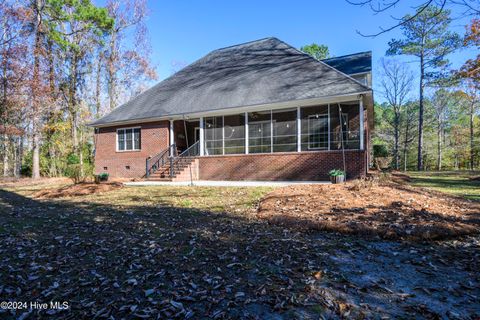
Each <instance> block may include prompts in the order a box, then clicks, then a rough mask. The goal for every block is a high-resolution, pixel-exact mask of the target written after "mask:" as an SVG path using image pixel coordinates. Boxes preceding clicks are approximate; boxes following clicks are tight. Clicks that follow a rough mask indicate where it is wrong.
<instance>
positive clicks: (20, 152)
mask: <svg viewBox="0 0 480 320" xmlns="http://www.w3.org/2000/svg"><path fill="white" fill-rule="evenodd" d="M17 162H18V176H20V175H21V173H22V163H23V135H22V136H21V137H20V139H19V141H18V158H17Z"/></svg>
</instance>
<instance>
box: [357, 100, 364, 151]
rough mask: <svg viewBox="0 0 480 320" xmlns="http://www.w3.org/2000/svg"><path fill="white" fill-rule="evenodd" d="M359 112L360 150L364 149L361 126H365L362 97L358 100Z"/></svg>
mask: <svg viewBox="0 0 480 320" xmlns="http://www.w3.org/2000/svg"><path fill="white" fill-rule="evenodd" d="M358 105H359V108H360V110H359V112H360V150H363V149H364V141H363V139H364V138H363V135H364V134H363V129H364V128H363V126H364V125H365V123H364V115H363V97H362V98H360V99H359V104H358Z"/></svg>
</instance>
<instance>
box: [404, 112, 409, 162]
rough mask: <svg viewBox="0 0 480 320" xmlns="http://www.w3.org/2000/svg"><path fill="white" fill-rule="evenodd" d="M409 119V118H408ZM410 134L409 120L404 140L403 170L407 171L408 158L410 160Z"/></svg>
mask: <svg viewBox="0 0 480 320" xmlns="http://www.w3.org/2000/svg"><path fill="white" fill-rule="evenodd" d="M406 121H408V119H407V120H406ZM409 134H410V126H409V124H408V122H407V123H406V127H405V141H404V142H403V171H407V160H408V135H409Z"/></svg>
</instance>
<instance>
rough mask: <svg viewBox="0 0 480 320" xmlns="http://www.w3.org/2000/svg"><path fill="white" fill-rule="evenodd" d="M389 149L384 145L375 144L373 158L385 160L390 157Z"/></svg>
mask: <svg viewBox="0 0 480 320" xmlns="http://www.w3.org/2000/svg"><path fill="white" fill-rule="evenodd" d="M388 156H389V154H388V148H387V146H386V145H384V144H375V145H373V157H374V158H385V157H388Z"/></svg>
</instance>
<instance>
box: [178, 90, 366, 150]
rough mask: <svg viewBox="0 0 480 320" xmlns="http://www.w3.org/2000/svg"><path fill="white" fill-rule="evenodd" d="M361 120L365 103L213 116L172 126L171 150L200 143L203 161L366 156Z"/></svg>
mask: <svg viewBox="0 0 480 320" xmlns="http://www.w3.org/2000/svg"><path fill="white" fill-rule="evenodd" d="M363 119H364V115H363V105H362V103H361V100H359V101H354V102H348V103H330V104H325V105H319V106H308V107H296V108H288V109H279V110H261V111H251V112H242V113H238V114H229V115H215V116H209V117H201V118H199V119H188V120H177V121H175V122H174V121H171V123H170V131H171V135H170V137H171V141H170V144H173V143H175V144H176V145H177V146H181V149H187V148H188V147H190V146H192V145H193V144H195V143H196V142H198V144H199V146H200V148H198V149H199V155H201V156H202V155H204V156H210V155H235V154H262V153H276V152H309V151H328V150H342V148H343V149H345V150H352V149H353V150H354V149H357V150H358V149H360V150H363V148H364V141H363V136H364V134H363V126H361V125H360V124H361V123H363ZM172 140H173V141H172ZM202 146H203V148H202Z"/></svg>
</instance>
